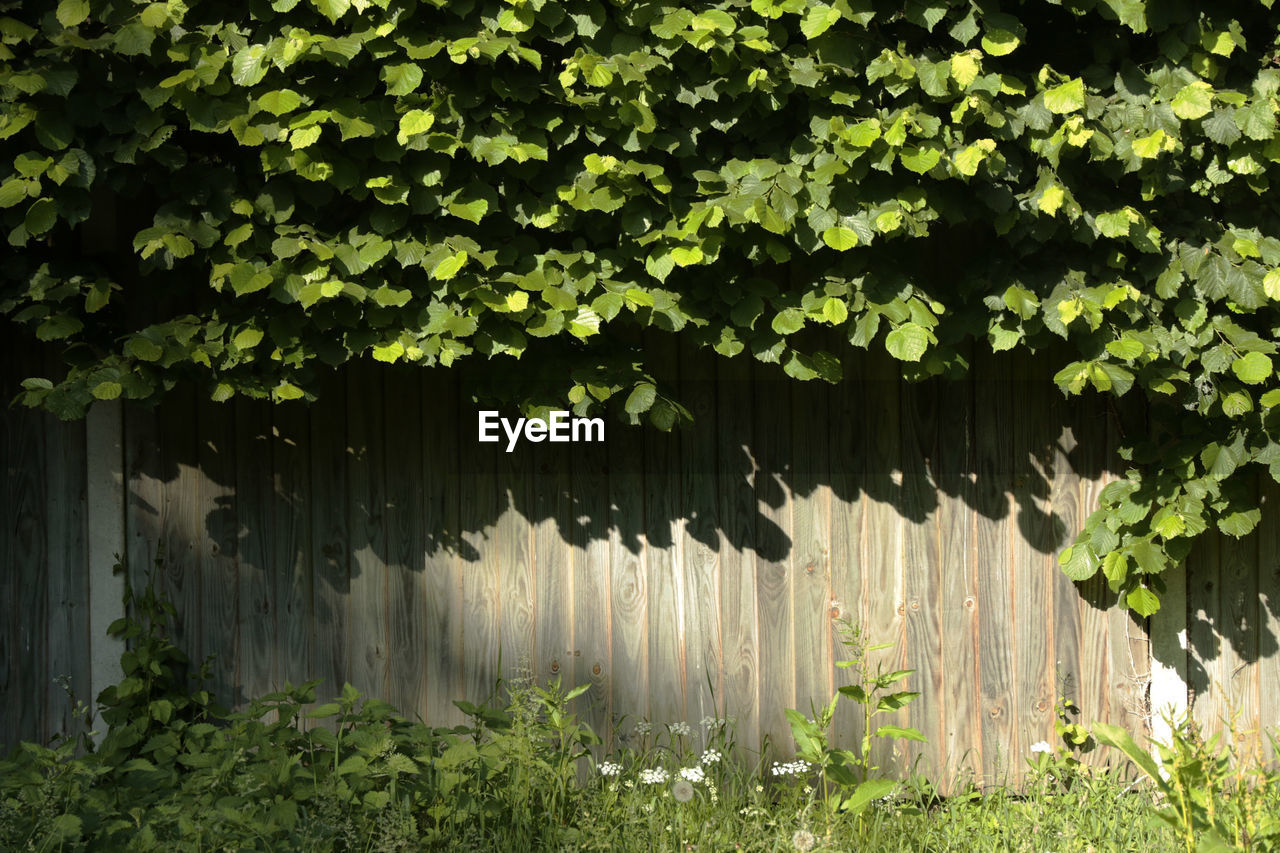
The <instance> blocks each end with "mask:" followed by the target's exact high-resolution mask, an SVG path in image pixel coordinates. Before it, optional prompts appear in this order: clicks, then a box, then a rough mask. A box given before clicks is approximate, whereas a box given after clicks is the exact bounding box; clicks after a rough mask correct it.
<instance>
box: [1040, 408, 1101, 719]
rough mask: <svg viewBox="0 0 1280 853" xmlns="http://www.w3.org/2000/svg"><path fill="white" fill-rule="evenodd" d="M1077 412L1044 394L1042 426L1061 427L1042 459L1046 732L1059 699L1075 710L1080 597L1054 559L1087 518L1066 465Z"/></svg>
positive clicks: (1075, 446) (1073, 452)
mask: <svg viewBox="0 0 1280 853" xmlns="http://www.w3.org/2000/svg"><path fill="white" fill-rule="evenodd" d="M1083 408H1084V407H1083V406H1072V405H1069V404H1068V402H1067V400H1066V399H1064V398H1063V396H1062V395H1061V394H1060V393H1058V392H1057V391H1056V390H1052V389H1051V390H1050V391H1049V403H1048V407H1047V412H1048V414H1049V416H1050V417H1049V420H1048V423H1050V424H1059V423H1060V424H1064V427H1063V429H1062V432H1061V435H1060V436H1059V438H1058V440H1057V441H1056V442H1055V443H1054V446H1053V447H1052V448H1051V449H1050V452H1049V455H1048V457H1047V458H1048V460H1049V471H1048V476H1049V480H1050V482H1049V504H1048V509H1049V512H1050V513H1052V515H1053V518H1054V523H1055V524H1056V525H1058V530H1059V531H1060V535H1061V537H1062V539H1061V541H1059V542H1058V544H1057V547H1056V549H1055V550H1054V551H1052V552H1050V553H1049V554H1048V555H1047V557H1048V559H1047V562H1048V567H1047V571H1048V573H1049V578H1048V581H1049V594H1050V595H1051V596H1052V600H1053V604H1052V607H1051V609H1050V610H1049V619H1050V621H1049V623H1048V624H1049V625H1050V626H1051V631H1052V638H1053V659H1052V663H1053V667H1054V676H1053V677H1054V682H1053V683H1052V684H1050V685H1049V686H1050V689H1051V690H1052V693H1051V695H1050V697H1049V702H1050V707H1051V710H1050V718H1049V724H1050V726H1052V722H1053V717H1052V714H1053V711H1052V708H1053V707H1054V706H1056V704H1057V701H1058V699H1059V697H1060V696H1061V697H1065V698H1066V699H1068V700H1070V701H1072V702H1075V703H1077V707H1079V705H1078V703H1079V701H1080V673H1081V669H1080V642H1081V639H1082V638H1081V634H1080V593H1079V592H1078V591H1077V590H1076V587H1075V584H1074V583H1072V581H1071V579H1070V578H1068V577H1067V576H1066V575H1064V574H1063V573H1062V572H1061V571H1060V570H1059V568H1058V561H1057V554H1058V551H1059V550H1060V549H1061V548H1063V547H1065V546H1066V545H1069V544H1070V543H1071V542H1072V541H1074V539H1075V536H1076V534H1077V533H1078V532H1079V531H1080V529H1081V528H1083V527H1084V521H1085V518H1086V516H1087V515H1088V513H1087V511H1084V510H1082V508H1081V506H1080V490H1079V489H1078V488H1076V483H1077V480H1078V478H1079V475H1078V474H1077V472H1075V471H1074V470H1073V469H1072V462H1071V460H1072V459H1073V458H1075V457H1077V455H1078V454H1079V453H1080V451H1081V450H1082V448H1081V447H1080V441H1081V438H1082V437H1083V431H1082V427H1081V416H1082V414H1083ZM1077 722H1085V723H1088V722H1091V721H1089V720H1077ZM1050 731H1051V729H1050ZM1048 734H1049V733H1048V732H1046V739H1047V740H1048V741H1049V742H1050V743H1054V742H1055V739H1054V738H1053V737H1048V736H1047V735H1048Z"/></svg>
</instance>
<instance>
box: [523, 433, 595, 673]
mask: <svg viewBox="0 0 1280 853" xmlns="http://www.w3.org/2000/svg"><path fill="white" fill-rule="evenodd" d="M527 450H528V451H529V453H528V461H527V463H526V465H527V467H528V468H530V469H532V477H531V483H530V485H531V490H532V504H531V510H532V512H533V519H532V520H531V524H532V525H533V552H532V560H531V564H532V575H533V578H534V594H533V605H534V607H533V621H534V656H533V675H534V678H536V679H538V680H539V681H542V682H547V681H551V680H554V679H557V678H558V679H560V683H561V685H562V686H563V687H565V688H566V689H567V688H569V687H573V686H575V685H576V684H578V683H580V682H581V681H582V680H583V677H584V675H585V673H579V670H578V663H579V661H578V657H575V650H576V649H577V645H576V642H575V639H574V625H575V622H576V617H575V612H576V609H577V606H578V600H577V598H576V597H575V596H574V590H573V584H574V577H575V567H574V558H575V556H576V554H575V553H574V550H573V542H572V538H573V534H572V532H571V531H572V524H573V492H572V474H573V463H574V461H575V460H574V458H573V457H571V456H570V455H569V454H568V453H567V452H565V446H564V445H555V444H547V443H545V442H544V443H541V444H538V445H536V446H535V445H530V446H529V447H528V448H527Z"/></svg>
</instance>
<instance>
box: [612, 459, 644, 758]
mask: <svg viewBox="0 0 1280 853" xmlns="http://www.w3.org/2000/svg"><path fill="white" fill-rule="evenodd" d="M637 438H639V437H638V436H636V437H634V438H632V437H629V438H628V439H625V440H623V441H614V442H610V443H609V488H610V504H611V513H610V529H609V565H610V581H611V584H612V587H611V589H610V614H611V617H610V627H611V640H610V647H611V650H612V660H611V666H610V672H611V675H610V679H609V681H610V687H611V689H612V697H611V702H612V705H613V714H614V716H615V719H617V720H619V721H621V720H622V718H626V722H620V725H621V732H622V733H623V734H625V733H627V732H628V731H630V730H631V727H632V726H633V725H634V724H635V723H636V722H637V721H639V720H643V719H648V718H649V716H650V708H649V634H648V630H649V574H648V569H647V566H646V563H645V551H646V547H645V541H644V529H645V527H644V498H645V492H644V475H643V473H642V472H643V463H644V441H643V440H642V439H641V440H636V439H637Z"/></svg>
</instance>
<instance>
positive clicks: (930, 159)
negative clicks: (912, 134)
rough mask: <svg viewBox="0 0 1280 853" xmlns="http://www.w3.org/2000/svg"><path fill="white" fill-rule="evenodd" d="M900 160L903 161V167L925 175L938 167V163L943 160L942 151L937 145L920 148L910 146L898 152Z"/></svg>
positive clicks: (930, 144) (929, 144) (932, 144)
mask: <svg viewBox="0 0 1280 853" xmlns="http://www.w3.org/2000/svg"><path fill="white" fill-rule="evenodd" d="M898 158H899V159H900V160H901V161H902V165H904V166H906V167H907V168H908V169H910V170H911V171H913V172H915V173H916V174H919V175H923V174H924V173H925V172H927V171H929V170H930V169H932V168H933V167H934V166H936V165H938V161H939V160H940V159H942V149H941V147H940V146H938V145H937V143H928V144H926V145H922V146H919V147H917V146H909V147H907V148H903V149H902V150H901V151H900V152H898Z"/></svg>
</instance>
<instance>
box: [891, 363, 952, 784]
mask: <svg viewBox="0 0 1280 853" xmlns="http://www.w3.org/2000/svg"><path fill="white" fill-rule="evenodd" d="M939 390H940V389H939V387H938V384H937V381H936V380H931V381H928V382H925V383H903V385H902V388H901V392H900V400H899V402H900V406H901V408H900V412H899V417H900V418H901V425H902V430H901V435H902V445H901V454H902V455H901V464H902V503H901V509H902V513H901V514H902V516H903V519H902V524H903V540H904V541H903V553H904V563H903V598H904V604H905V607H906V609H905V613H904V619H905V622H906V628H905V633H906V653H907V659H906V665H907V668H908V669H914V670H915V673H913V674H912V675H911V677H910V680H909V681H908V682H906V683H907V684H909V686H910V688H911V689H912V690H914V691H917V692H918V693H919V694H920V695H919V696H918V697H917V698H916V700H915V701H914V702H912V703H911V705H909V706H908V707H907V723H908V725H910V726H911V727H912V728H914V729H916V730H918V731H919V732H921V733H922V734H923V735H924V736H925V738H927V740H928V742H927V743H925V744H916V743H907V744H904V746H905V747H907V748H906V750H905V754H904V755H903V756H902V757H901V759H900V760H902V759H905V761H906V764H907V765H908V766H910V765H911V764H912V763H913V761H914V758H915V757H916V756H917V755H923V756H926V757H927V758H929V759H931V760H930V761H929V762H928V763H926V764H924V765H921V768H920V769H921V770H922V771H923V772H926V773H927V774H928V775H929V776H931V777H934V778H936V777H937V776H938V775H939V773H940V771H942V770H943V766H942V763H941V761H940V756H939V754H938V752H939V749H938V746H939V744H941V743H942V742H943V737H944V734H943V733H944V721H943V718H942V717H943V713H944V711H945V701H946V700H945V694H944V681H943V669H942V641H943V637H942V617H941V613H940V607H941V596H940V594H939V593H940V586H941V580H942V578H941V574H942V557H941V555H940V554H939V550H938V549H939V545H940V529H939V525H940V523H941V518H940V516H939V514H938V497H939V494H938V478H937V441H936V439H937V431H938V423H939V418H940V417H945V418H946V419H947V421H948V422H950V418H949V416H948V415H946V414H940V413H939V410H938V402H937V396H938V392H939Z"/></svg>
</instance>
